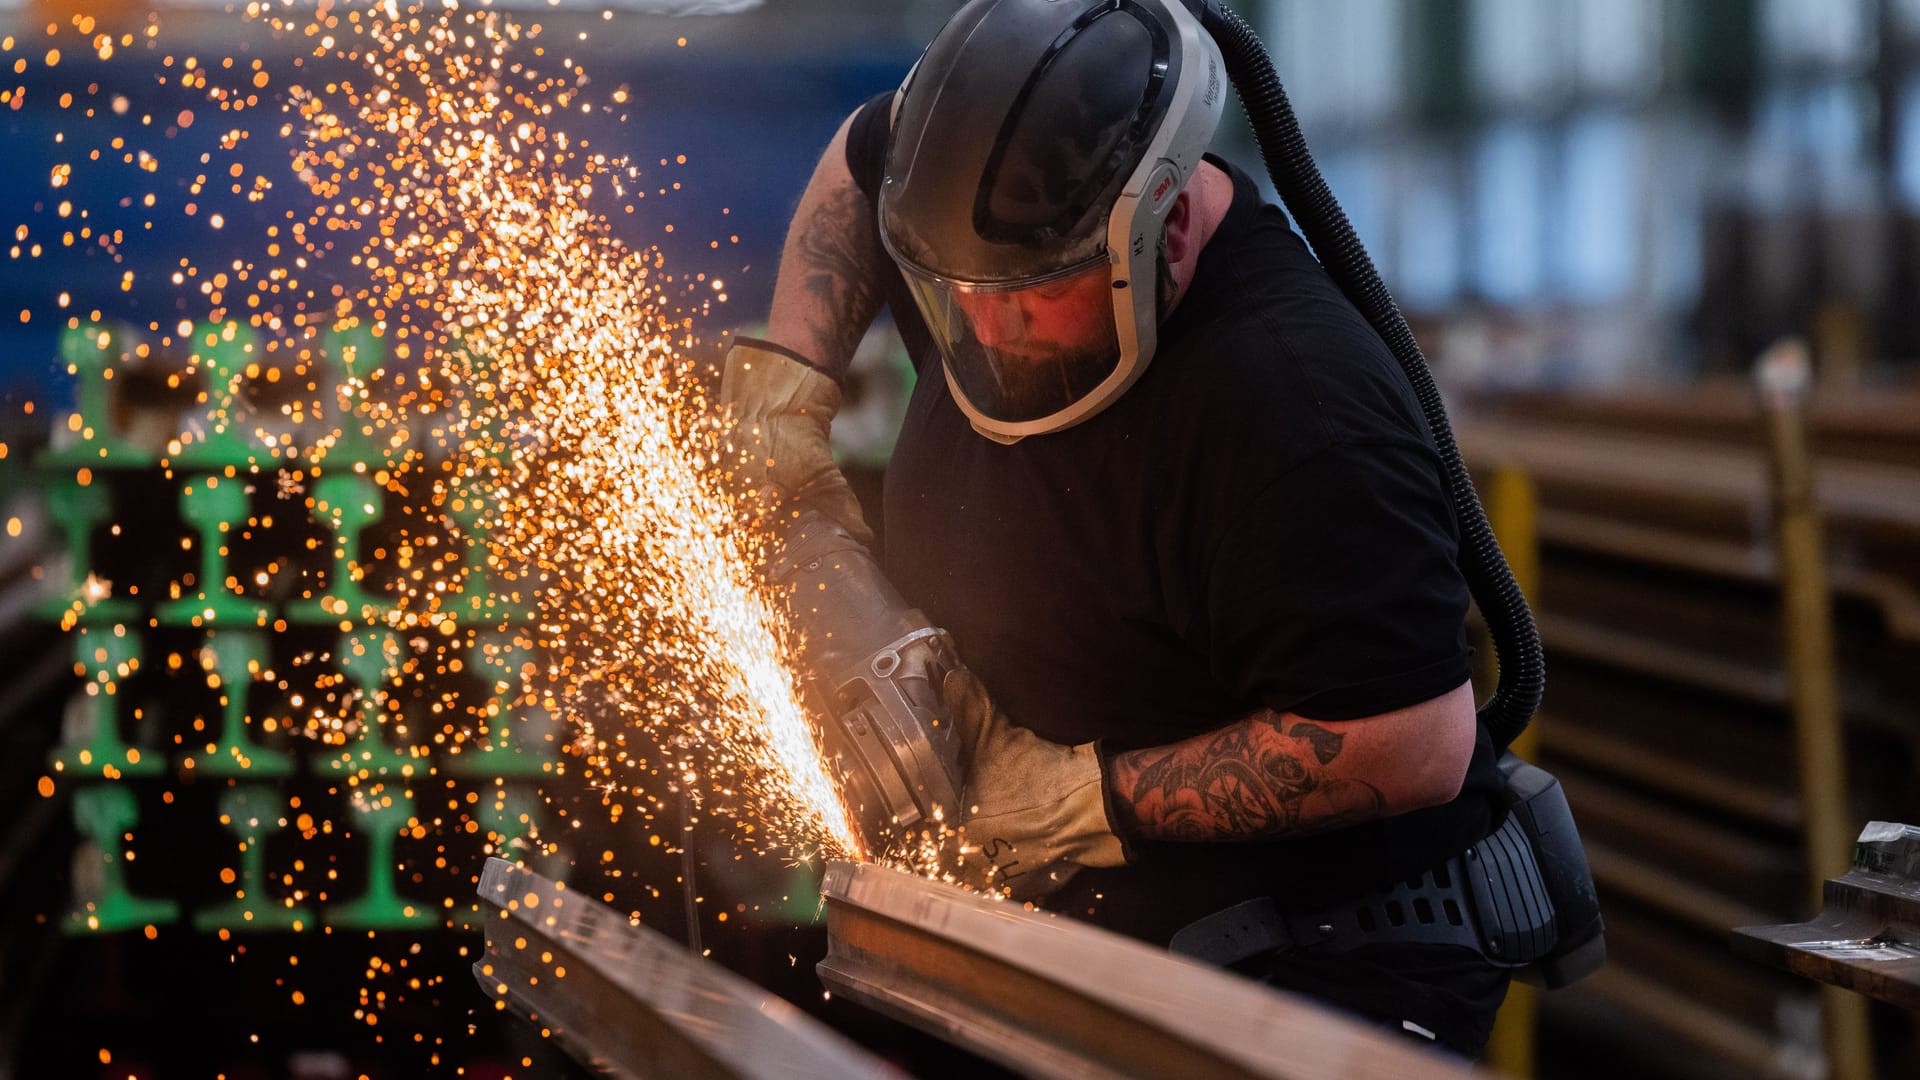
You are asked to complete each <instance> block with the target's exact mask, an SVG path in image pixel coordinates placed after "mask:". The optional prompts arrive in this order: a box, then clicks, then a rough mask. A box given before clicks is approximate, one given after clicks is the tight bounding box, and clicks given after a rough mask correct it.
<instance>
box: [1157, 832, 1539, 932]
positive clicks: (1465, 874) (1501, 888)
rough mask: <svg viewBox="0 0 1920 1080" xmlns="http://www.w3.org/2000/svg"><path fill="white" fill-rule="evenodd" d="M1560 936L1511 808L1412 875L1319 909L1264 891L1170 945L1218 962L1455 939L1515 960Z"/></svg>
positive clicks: (1192, 927)
mask: <svg viewBox="0 0 1920 1080" xmlns="http://www.w3.org/2000/svg"><path fill="white" fill-rule="evenodd" d="M1558 937H1559V928H1558V926H1557V925H1556V920H1555V918H1554V911H1553V903H1552V901H1551V900H1549V899H1548V896H1547V887H1546V883H1545V882H1544V881H1543V880H1542V879H1541V876H1540V867H1539V864H1538V863H1537V861H1536V860H1535V859H1534V854H1533V848H1532V846H1531V845H1529V844H1528V843H1527V839H1526V836H1525V835H1524V834H1523V832H1522V831H1521V825H1520V821H1519V819H1518V818H1517V817H1516V816H1513V815H1509V816H1508V818H1507V820H1506V822H1505V823H1504V824H1502V825H1501V826H1500V828H1499V829H1498V830H1497V831H1496V832H1494V834H1493V835H1492V836H1489V837H1487V838H1486V839H1485V840H1482V841H1480V842H1479V843H1477V844H1475V845H1473V846H1472V847H1471V848H1468V849H1467V850H1466V851H1464V852H1462V853H1460V854H1459V855H1456V856H1454V857H1453V858H1451V859H1448V860H1447V861H1446V862H1444V863H1442V864H1440V865H1439V866H1437V867H1435V868H1433V869H1432V870H1429V871H1427V872H1426V873H1424V874H1422V875H1420V876H1419V877H1417V878H1414V879H1412V880H1410V881H1401V882H1395V883H1394V884H1393V886H1392V887H1391V888H1386V889H1378V890H1375V891H1374V892H1370V893H1367V894H1365V895H1363V896H1361V897H1358V898H1357V899H1354V900H1350V901H1348V902H1346V903H1343V904H1338V905H1335V906H1332V907H1324V908H1318V909H1306V910H1288V909H1284V908H1282V907H1281V906H1280V904H1279V902H1278V901H1276V900H1274V899H1273V898H1272V897H1266V896H1263V897H1258V898H1256V899H1253V900H1249V901H1247V902H1245V903H1243V904H1237V905H1235V906H1233V907H1230V908H1228V909H1226V910H1225V911H1219V912H1215V913H1214V914H1212V915H1209V916H1207V917H1206V918H1204V919H1201V920H1199V921H1198V922H1194V923H1191V924H1189V925H1187V926H1185V927H1183V928H1182V929H1181V930H1180V931H1179V932H1178V933H1176V934H1175V935H1174V936H1173V940H1172V941H1171V942H1170V943H1169V944H1170V947H1171V948H1172V949H1173V951H1174V952H1176V953H1179V954H1181V955H1183V956H1190V957H1192V958H1194V959H1196V960H1201V961H1204V962H1206V963H1209V964H1216V965H1219V966H1221V967H1230V966H1232V965H1234V964H1236V963H1239V962H1241V961H1243V960H1246V959H1249V958H1251V957H1254V956H1258V955H1261V954H1264V953H1270V952H1274V951H1276V950H1279V951H1285V950H1302V951H1308V950H1310V951H1312V952H1315V953H1322V954H1325V953H1343V952H1351V951H1353V950H1354V949H1359V948H1363V947H1365V946H1368V945H1458V946H1461V947H1463V948H1467V949H1472V950H1473V951H1475V952H1477V953H1479V954H1480V955H1482V956H1484V957H1486V958H1487V961H1488V962H1489V963H1492V964H1494V965H1496V966H1499V967H1515V968H1517V967H1525V966H1527V965H1529V964H1532V963H1534V962H1535V961H1536V960H1538V959H1540V958H1541V957H1543V956H1545V955H1546V954H1547V952H1548V951H1549V950H1551V949H1552V948H1553V946H1554V943H1555V942H1556V941H1557V940H1558Z"/></svg>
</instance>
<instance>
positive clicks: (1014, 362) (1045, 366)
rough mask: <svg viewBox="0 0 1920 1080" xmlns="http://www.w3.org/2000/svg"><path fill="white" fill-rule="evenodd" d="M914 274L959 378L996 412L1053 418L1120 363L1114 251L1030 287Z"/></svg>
mask: <svg viewBox="0 0 1920 1080" xmlns="http://www.w3.org/2000/svg"><path fill="white" fill-rule="evenodd" d="M906 279H907V284H908V285H909V286H910V287H911V288H912V289H913V297H914V300H915V301H916V302H918V304H919V305H920V312H921V314H922V315H924V316H926V320H927V328H928V329H929V330H931V331H932V332H933V339H934V342H935V343H936V344H938V345H939V346H940V351H941V353H942V355H943V356H945V358H946V362H947V370H948V371H950V372H952V374H953V380H954V382H955V383H956V384H958V385H959V387H960V392H961V393H962V394H964V395H965V396H966V399H967V402H968V404H970V405H972V406H973V408H974V410H975V411H976V412H978V413H979V414H980V415H982V416H985V417H986V418H988V419H989V420H994V421H1000V422H1006V423H1020V422H1024V421H1030V420H1038V419H1041V418H1042V417H1046V416H1051V415H1053V414H1054V413H1057V412H1060V411H1061V410H1063V409H1065V408H1067V407H1068V406H1070V405H1072V404H1073V403H1075V402H1077V401H1079V400H1080V399H1081V398H1083V397H1085V396H1087V395H1088V394H1090V393H1092V392H1093V390H1094V388H1095V387H1097V386H1099V385H1100V384H1101V383H1102V382H1103V381H1105V380H1106V378H1107V376H1109V375H1111V374H1113V370H1114V368H1115V367H1117V366H1119V363H1120V342H1119V338H1118V336H1117V333H1116V331H1115V329H1114V321H1113V291H1114V290H1113V283H1112V276H1111V274H1110V273H1109V272H1108V269H1107V264H1106V260H1105V259H1102V260H1100V261H1099V262H1098V263H1096V264H1095V265H1093V266H1091V267H1088V268H1087V269H1085V270H1082V271H1079V272H1076V273H1072V274H1068V275H1065V276H1062V277H1057V278H1053V279H1051V280H1048V281H1043V282H1040V283H1038V284H1034V285H1028V286H1025V287H1023V288H1013V289H1010V288H1006V287H1004V286H1002V287H998V288H993V289H981V288H968V287H967V286H964V285H956V284H953V283H952V282H946V281H938V280H935V279H932V278H927V277H923V276H921V275H919V274H916V273H914V272H913V271H912V270H907V271H906Z"/></svg>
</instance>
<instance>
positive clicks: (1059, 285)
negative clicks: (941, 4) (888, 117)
mask: <svg viewBox="0 0 1920 1080" xmlns="http://www.w3.org/2000/svg"><path fill="white" fill-rule="evenodd" d="M1222 78H1223V76H1222V70H1221V63H1220V54H1219V50H1218V48H1217V47H1216V46H1215V45H1214V43H1213V40H1212V38H1210V37H1209V36H1208V35H1207V33H1206V31H1205V30H1203V29H1202V28H1201V26H1200V23H1199V22H1198V21H1197V20H1196V19H1195V18H1194V17H1193V16H1192V14H1190V13H1189V12H1188V11H1187V10H1186V8H1185V7H1184V6H1183V5H1182V3H1181V0H973V2H972V3H969V4H967V5H966V6H965V7H963V8H961V9H960V11H959V12H958V13H957V14H955V15H954V16H953V18H952V19H951V20H950V21H949V22H948V23H947V25H946V26H945V28H943V29H942V30H941V31H940V33H939V35H938V36H936V37H935V38H934V39H933V41H932V43H931V44H929V45H928V46H927V51H926V52H925V53H924V54H923V55H922V56H921V58H920V61H919V63H918V64H916V65H915V66H914V69H913V71H911V72H909V73H908V75H907V79H906V82H905V83H903V84H902V86H901V88H900V93H899V94H898V95H896V97H895V99H894V117H893V131H892V135H891V138H890V141H889V142H888V144H887V161H886V175H885V180H884V182H883V184H882V186H881V189H880V236H881V239H882V241H883V242H884V243H885V245H886V248H887V252H888V253H889V254H890V255H892V256H893V259H894V261H895V262H896V263H898V264H899V266H900V269H901V272H902V273H903V274H904V275H905V277H906V280H907V284H908V285H909V286H910V287H911V289H912V291H913V296H914V300H915V301H916V302H917V303H918V305H919V308H920V312H921V314H922V315H924V316H925V317H926V321H927V326H928V329H929V330H931V331H932V334H933V339H934V341H935V343H936V344H938V346H939V347H940V351H941V355H942V358H943V359H944V361H945V368H946V374H947V384H948V386H949V387H950V388H951V389H952V391H953V396H954V399H955V401H956V402H958V404H959V405H960V408H961V410H962V411H964V412H965V413H966V415H967V418H968V420H969V421H971V422H972V424H973V426H974V428H975V430H977V431H979V432H980V433H981V434H983V435H986V436H987V437H989V438H993V439H998V440H1000V441H1002V442H1012V441H1014V440H1016V439H1019V438H1022V437H1024V436H1027V435H1038V434H1042V433H1045V432H1050V431H1059V430H1061V429H1063V428H1068V427H1071V426H1073V425H1074V424H1077V423H1079V422H1081V421H1082V420H1085V419H1087V418H1088V417H1090V416H1092V415H1093V414H1095V413H1097V412H1099V411H1100V410H1101V409H1103V408H1105V407H1106V406H1107V405H1109V404H1111V403H1112V402H1113V401H1114V400H1115V399H1116V398H1118V397H1119V396H1120V395H1121V394H1123V393H1125V392H1126V390H1127V388H1128V387H1130V386H1132V385H1133V383H1134V381H1135V380H1136V379H1138V378H1139V377H1140V375H1141V373H1142V372H1143V371H1145V370H1146V366H1147V361H1148V360H1149V359H1151V358H1152V356H1153V348H1154V342H1155V338H1156V332H1157V329H1158V321H1159V305H1158V302H1157V300H1158V292H1159V288H1158V277H1157V274H1156V267H1157V265H1158V259H1159V242H1160V237H1161V228H1162V224H1163V223H1164V221H1165V219H1166V214H1167V211H1168V210H1169V209H1171V208H1172V206H1173V202H1174V199H1175V197H1176V196H1178V195H1179V193H1180V191H1181V190H1182V189H1183V188H1184V187H1185V186H1186V184H1187V181H1188V180H1190V179H1191V178H1192V177H1193V174H1194V170H1195V169H1196V168H1198V167H1199V164H1200V156H1201V154H1202V153H1204V152H1205V150H1206V148H1207V143H1208V141H1209V140H1210V139H1211V138H1212V137H1213V131H1214V128H1215V127H1216V126H1217V125H1218V123H1219V120H1220V108H1221V101H1222V98H1223V97H1224V93H1223V91H1224V84H1223V82H1222Z"/></svg>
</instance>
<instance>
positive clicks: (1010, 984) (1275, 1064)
mask: <svg viewBox="0 0 1920 1080" xmlns="http://www.w3.org/2000/svg"><path fill="white" fill-rule="evenodd" d="M821 893H822V895H823V896H825V898H826V901H827V940H828V947H827V957H826V959H824V960H822V961H821V962H820V964H819V965H818V968H817V970H818V971H819V974H820V980H821V981H822V982H823V983H825V984H826V985H827V987H828V988H829V989H831V990H832V991H833V992H834V993H836V994H840V995H842V996H844V997H848V998H852V999H853V1000H855V1001H858V1002H860V1003H861V1004H863V1005H866V1006H868V1007H870V1008H872V1009H875V1010H877V1011H879V1012H882V1013H885V1014H887V1015H889V1016H892V1017H894V1018H895V1019H898V1020H901V1021H903V1022H905V1023H907V1024H911V1025H913V1026H914V1027H918V1028H920V1029H921V1030H923V1031H926V1032H928V1033H930V1034H933V1035H935V1036H938V1037H939V1038H942V1039H945V1040H946V1041H948V1042H951V1043H955V1044H957V1045H960V1046H964V1047H966V1048H967V1049H969V1050H972V1051H974V1052H975V1053H978V1054H981V1055H982V1056H984V1057H988V1058H992V1059H994V1060H996V1061H998V1062H1000V1063H1001V1064H1004V1065H1006V1066H1008V1067H1009V1068H1012V1069H1014V1070H1015V1071H1017V1072H1020V1073H1023V1074H1025V1075H1028V1076H1037V1077H1060V1078H1063V1080H1064V1078H1069V1077H1071V1078H1075V1080H1078V1078H1083V1077H1161V1076H1183V1077H1265V1078H1271V1080H1332V1078H1335V1077H1339V1078H1342V1080H1376V1078H1377V1080H1387V1078H1398V1077H1407V1076H1419V1077H1434V1078H1442V1080H1445V1078H1457V1080H1466V1078H1469V1077H1476V1076H1479V1077H1484V1076H1487V1075H1489V1074H1486V1073H1482V1072H1479V1071H1477V1070H1473V1069H1470V1068H1468V1067H1466V1066H1464V1065H1459V1064H1455V1063H1454V1062H1453V1061H1452V1060H1450V1059H1447V1058H1443V1057H1441V1056H1440V1055H1437V1054H1433V1053H1430V1052H1428V1051H1425V1050H1422V1049H1421V1048H1419V1047H1418V1046H1416V1045H1414V1044H1413V1043H1412V1042H1410V1041H1406V1040H1402V1039H1399V1038H1397V1037H1394V1036H1391V1035H1388V1034H1386V1033H1383V1032H1380V1031H1377V1030H1375V1029H1372V1028H1368V1027H1365V1026H1363V1025H1360V1024H1358V1023H1355V1022H1354V1021H1353V1020H1351V1019H1348V1018H1346V1017H1343V1016H1341V1015H1338V1014H1336V1013H1334V1012H1332V1011H1331V1010H1329V1009H1326V1008H1324V1007H1321V1006H1319V1005H1316V1004H1313V1003H1311V1002H1309V1001H1307V1000H1306V999H1304V998H1299V997H1296V996H1293V995H1290V994H1283V993H1279V992H1277V991H1274V990H1271V989H1268V988H1266V987H1263V986H1260V985H1257V984H1255V983H1253V982H1251V981H1249V980H1246V979H1242V978H1239V977H1237V976H1234V975H1230V974H1227V973H1226V972H1223V971H1219V970H1217V969H1214V968H1210V967H1207V966H1205V965H1202V964H1198V963H1194V962H1192V961H1188V960H1185V959H1182V958H1180V957H1176V956H1174V955H1173V954H1171V953H1168V952H1165V951H1164V950H1160V949H1156V948H1152V947H1151V946H1148V945H1145V944H1143V943H1141V942H1137V941H1133V940H1131V939H1128V938H1123V937H1120V936H1119V935H1116V934H1112V933H1109V932H1107V931H1104V930H1101V929H1098V928H1097V927H1093V926H1088V925H1086V924H1084V923H1078V922H1074V921H1072V920H1070V919H1065V918H1059V917H1056V916H1052V915H1048V914H1046V913H1043V912H1037V911H1028V910H1025V909H1023V908H1021V907H1019V906H1016V905H1014V904H1011V903H996V902H994V901H992V900H989V899H986V898H984V897H981V896H976V895H974V894H971V893H967V892H963V891H961V890H959V889H957V888H954V887H953V886H950V885H944V884H941V883H939V882H935V881H928V880H926V879H925V878H920V877H916V876H914V875H911V874H907V873H902V872H900V871H897V870H892V869H889V868H886V867H882V866H876V865H872V864H866V863H850V862H833V863H829V864H828V866H827V873H826V880H825V881H824V882H823V884H822V886H821Z"/></svg>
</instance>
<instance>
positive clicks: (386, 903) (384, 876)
mask: <svg viewBox="0 0 1920 1080" xmlns="http://www.w3.org/2000/svg"><path fill="white" fill-rule="evenodd" d="M379 788H380V785H375V786H374V790H369V789H368V788H366V787H362V788H360V789H359V790H358V791H356V792H355V793H354V797H353V808H354V810H355V811H356V812H358V813H359V815H360V819H361V821H362V822H364V823H365V825H366V830H365V831H366V834H367V891H366V892H365V893H364V894H362V895H361V896H360V898H359V899H357V900H352V901H349V902H347V903H344V904H339V905H336V906H332V907H329V908H327V910H326V916H327V925H328V926H331V927H333V928H334V929H336V930H356V929H357V930H402V929H405V928H407V927H410V926H426V925H431V924H434V923H437V922H439V921H440V917H439V914H438V913H437V912H435V911H433V909H432V907H431V906H430V905H428V904H423V903H416V902H414V901H412V900H408V899H405V898H403V897H401V896H400V894H399V893H398V892H397V891H396V890H395V889H394V887H393V875H394V874H395V872H397V870H398V869H399V867H398V865H397V864H396V863H395V862H394V861H393V842H394V840H395V839H397V838H398V837H399V835H400V830H401V829H404V828H406V827H407V822H408V820H409V819H410V818H411V817H412V816H413V800H411V799H409V798H407V797H406V796H404V795H401V794H399V793H398V792H396V791H394V790H392V789H391V788H388V789H386V790H379Z"/></svg>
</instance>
